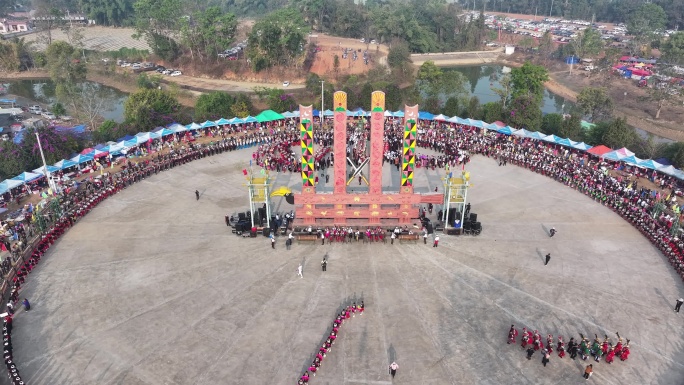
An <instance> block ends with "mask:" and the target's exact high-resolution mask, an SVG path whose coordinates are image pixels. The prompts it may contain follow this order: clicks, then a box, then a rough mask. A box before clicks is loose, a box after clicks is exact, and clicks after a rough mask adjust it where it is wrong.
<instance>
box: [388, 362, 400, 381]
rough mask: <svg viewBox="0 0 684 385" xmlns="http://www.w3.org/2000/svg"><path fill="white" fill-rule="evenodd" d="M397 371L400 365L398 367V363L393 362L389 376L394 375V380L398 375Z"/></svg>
mask: <svg viewBox="0 0 684 385" xmlns="http://www.w3.org/2000/svg"><path fill="white" fill-rule="evenodd" d="M397 369H399V365H397V363H396V361H395V362H392V363H391V364H390V366H389V374H391V375H392V378H394V376H396V375H397Z"/></svg>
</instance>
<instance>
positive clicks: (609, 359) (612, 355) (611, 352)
mask: <svg viewBox="0 0 684 385" xmlns="http://www.w3.org/2000/svg"><path fill="white" fill-rule="evenodd" d="M614 359H615V349H610V350H609V351H608V354H606V362H607V363H609V364H612V363H613V360H614Z"/></svg>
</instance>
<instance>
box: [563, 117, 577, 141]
mask: <svg viewBox="0 0 684 385" xmlns="http://www.w3.org/2000/svg"><path fill="white" fill-rule="evenodd" d="M558 136H560V137H561V138H569V139H571V140H574V141H581V140H582V139H583V136H582V119H581V118H580V117H579V116H578V115H570V117H569V118H567V119H565V120H563V124H561V128H560V131H559V133H558Z"/></svg>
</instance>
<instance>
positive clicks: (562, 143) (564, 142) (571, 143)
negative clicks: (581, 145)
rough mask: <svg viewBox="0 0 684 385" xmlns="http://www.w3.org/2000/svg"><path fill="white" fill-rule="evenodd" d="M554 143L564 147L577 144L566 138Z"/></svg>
mask: <svg viewBox="0 0 684 385" xmlns="http://www.w3.org/2000/svg"><path fill="white" fill-rule="evenodd" d="M556 143H558V144H560V145H561V146H566V147H573V146H574V145H575V144H577V142H574V141H572V140H570V139H568V138H563V139H560V140H558V141H557V142H556Z"/></svg>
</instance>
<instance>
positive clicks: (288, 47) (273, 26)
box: [247, 8, 308, 71]
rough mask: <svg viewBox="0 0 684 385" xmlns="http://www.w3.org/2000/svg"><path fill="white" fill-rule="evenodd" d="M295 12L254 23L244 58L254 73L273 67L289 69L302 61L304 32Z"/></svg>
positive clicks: (275, 14)
mask: <svg viewBox="0 0 684 385" xmlns="http://www.w3.org/2000/svg"><path fill="white" fill-rule="evenodd" d="M304 24H305V23H304V20H303V19H302V15H301V13H300V12H298V11H297V10H296V9H294V8H283V9H280V10H278V11H275V12H273V13H271V14H269V15H267V16H266V17H264V18H263V19H261V20H259V21H257V22H256V23H255V24H254V26H253V27H252V32H251V33H250V34H249V45H248V48H247V56H248V57H249V59H250V60H251V62H252V67H253V69H254V70H255V71H260V70H263V69H266V68H269V67H272V66H275V65H283V66H286V67H292V66H294V65H295V64H296V63H298V62H299V60H300V59H301V58H302V57H303V52H304V51H303V47H304V44H306V33H307V32H308V31H307V28H305V27H303V26H304Z"/></svg>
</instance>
